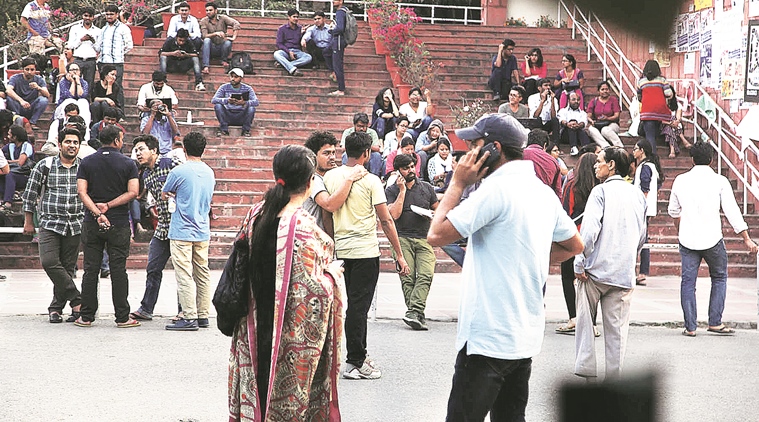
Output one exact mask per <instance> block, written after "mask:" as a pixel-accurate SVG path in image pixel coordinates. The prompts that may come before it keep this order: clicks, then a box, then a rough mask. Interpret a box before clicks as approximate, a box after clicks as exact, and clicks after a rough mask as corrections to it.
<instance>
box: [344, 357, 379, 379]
mask: <svg viewBox="0 0 759 422" xmlns="http://www.w3.org/2000/svg"><path fill="white" fill-rule="evenodd" d="M381 376H382V372H380V370H379V369H376V368H373V367H372V366H370V365H369V363H368V362H367V361H366V360H364V364H363V365H361V367H360V368H359V367H358V366H356V365H354V364H352V363H346V364H345V370H344V371H343V378H347V379H350V380H361V379H364V380H376V379H379V378H380V377H381Z"/></svg>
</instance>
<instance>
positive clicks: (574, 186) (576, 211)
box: [556, 152, 599, 337]
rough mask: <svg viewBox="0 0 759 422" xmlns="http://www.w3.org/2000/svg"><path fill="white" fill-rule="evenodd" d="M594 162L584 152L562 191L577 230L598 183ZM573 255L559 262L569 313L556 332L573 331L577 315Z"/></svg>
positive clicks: (565, 208)
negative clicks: (589, 198)
mask: <svg viewBox="0 0 759 422" xmlns="http://www.w3.org/2000/svg"><path fill="white" fill-rule="evenodd" d="M595 164H596V154H593V153H592V152H586V153H585V154H583V155H582V156H580V159H579V160H578V161H577V166H576V167H575V169H574V171H572V174H571V175H570V176H569V178H568V180H567V183H565V184H564V189H563V192H562V200H561V202H562V205H563V206H564V211H566V212H567V214H569V216H570V217H571V218H572V219H574V220H575V224H576V225H577V230H580V226H581V224H582V214H583V213H584V212H585V203H586V201H587V200H588V196H590V191H591V190H593V188H594V187H595V186H596V185H597V184H598V183H599V181H598V178H596V173H595V169H594V168H593V166H594V165H595ZM574 261H575V259H574V257H572V258H569V259H568V260H566V261H564V262H562V263H561V285H562V287H563V288H564V301H565V302H566V303H567V312H568V313H569V321H567V323H565V324H562V325H559V326H558V327H556V332H557V333H561V334H567V333H574V332H575V326H576V321H575V318H576V317H577V306H576V297H577V296H576V293H575V285H574V281H575V270H574ZM593 325H594V328H593V329H594V330H595V333H596V337H598V335H599V333H598V330H597V329H596V328H595V321H593Z"/></svg>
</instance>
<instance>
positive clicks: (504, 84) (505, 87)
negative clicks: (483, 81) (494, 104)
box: [488, 67, 513, 98]
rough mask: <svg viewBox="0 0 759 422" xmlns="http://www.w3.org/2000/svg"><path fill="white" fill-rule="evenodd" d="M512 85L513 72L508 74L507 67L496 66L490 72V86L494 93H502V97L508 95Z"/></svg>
mask: <svg viewBox="0 0 759 422" xmlns="http://www.w3.org/2000/svg"><path fill="white" fill-rule="evenodd" d="M512 85H513V83H512V81H511V74H506V69H505V68H503V69H501V68H500V67H496V68H495V69H493V70H492V72H491V73H490V79H489V80H488V88H490V90H491V91H493V94H498V95H501V98H503V96H504V95H505V96H507V97H508V95H509V91H511V86H512Z"/></svg>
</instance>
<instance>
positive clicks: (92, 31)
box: [68, 7, 100, 87]
mask: <svg viewBox="0 0 759 422" xmlns="http://www.w3.org/2000/svg"><path fill="white" fill-rule="evenodd" d="M94 19H95V9H93V8H92V7H85V8H84V9H83V11H82V23H79V24H76V25H74V26H72V27H71V29H69V38H68V47H69V48H70V49H71V50H72V51H73V52H74V63H76V64H77V65H79V69H81V71H82V79H84V80H85V81H87V84H88V85H89V86H90V87H92V86H93V84H94V82H95V60H96V58H97V51H95V43H96V42H97V40H98V39H99V38H100V28H98V27H97V26H95V25H93V24H92V21H93V20H94Z"/></svg>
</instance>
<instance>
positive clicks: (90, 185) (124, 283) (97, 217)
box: [74, 125, 140, 328]
mask: <svg viewBox="0 0 759 422" xmlns="http://www.w3.org/2000/svg"><path fill="white" fill-rule="evenodd" d="M100 142H102V143H103V146H102V147H100V149H98V150H97V152H96V153H94V154H92V155H90V156H87V157H85V158H84V159H83V160H82V162H81V164H79V171H78V172H77V174H76V178H77V181H76V188H77V191H78V192H79V198H80V199H81V200H82V202H83V203H84V207H85V213H84V225H83V226H82V244H83V246H84V275H83V276H82V309H81V311H80V315H81V316H80V317H79V319H77V320H76V321H75V322H74V324H76V325H77V326H79V327H89V326H91V325H92V322H93V321H94V320H95V313H96V312H97V309H98V294H97V291H98V273H99V272H100V263H101V262H102V261H103V248H106V250H107V252H108V256H109V258H110V266H111V285H112V288H113V293H112V297H113V307H114V310H115V313H116V326H118V327H119V328H128V327H136V326H139V325H140V323H139V322H137V321H135V320H134V319H132V318H130V317H129V302H128V301H127V295H128V294H129V278H128V277H127V272H126V260H127V257H128V256H129V241H130V239H131V230H130V227H129V208H128V204H129V201H131V200H132V199H134V198H136V197H137V194H138V193H139V189H140V183H139V181H138V179H137V165H136V164H135V163H134V161H132V160H131V159H129V157H127V156H125V155H124V154H122V153H121V147H122V146H123V145H124V132H123V131H122V130H121V128H119V127H118V126H115V125H111V126H107V127H106V128H105V129H103V131H102V132H100Z"/></svg>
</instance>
